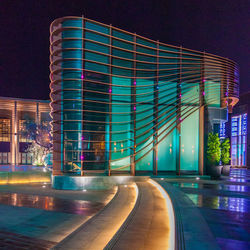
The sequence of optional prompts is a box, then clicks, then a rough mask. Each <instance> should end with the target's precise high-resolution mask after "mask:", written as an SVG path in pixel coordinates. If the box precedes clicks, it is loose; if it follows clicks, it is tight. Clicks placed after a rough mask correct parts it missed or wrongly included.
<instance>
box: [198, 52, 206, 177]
mask: <svg viewBox="0 0 250 250" xmlns="http://www.w3.org/2000/svg"><path fill="white" fill-rule="evenodd" d="M204 63H205V60H204V54H203V56H202V61H201V80H200V109H199V175H203V174H204V104H205V98H204V96H205V74H204V69H205V67H204Z"/></svg>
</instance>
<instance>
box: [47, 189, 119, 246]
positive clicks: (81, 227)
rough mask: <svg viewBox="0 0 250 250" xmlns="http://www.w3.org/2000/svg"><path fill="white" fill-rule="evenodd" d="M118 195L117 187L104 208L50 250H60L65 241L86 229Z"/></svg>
mask: <svg viewBox="0 0 250 250" xmlns="http://www.w3.org/2000/svg"><path fill="white" fill-rule="evenodd" d="M119 193H120V188H119V186H118V188H117V190H116V193H115V195H114V196H113V198H112V199H111V200H110V201H109V203H108V204H107V205H106V206H104V207H103V208H102V209H101V210H100V211H99V212H97V213H96V214H95V215H93V216H92V217H90V218H89V219H88V220H87V221H85V222H83V224H81V225H80V226H79V227H78V228H77V229H75V230H74V231H73V232H71V233H70V234H68V235H67V236H66V237H65V238H64V239H63V240H61V241H60V242H58V244H56V245H55V246H54V247H53V248H51V249H60V247H61V246H63V244H64V243H65V242H66V241H68V240H69V239H71V238H72V237H74V236H75V235H76V234H77V233H78V232H79V231H81V230H82V229H83V228H84V227H86V226H87V225H88V224H90V223H91V222H92V221H93V220H94V219H95V218H96V216H98V215H100V214H101V213H102V212H103V211H104V210H106V209H107V208H108V207H110V206H111V205H112V203H114V202H115V200H116V198H117V197H118V194H119Z"/></svg>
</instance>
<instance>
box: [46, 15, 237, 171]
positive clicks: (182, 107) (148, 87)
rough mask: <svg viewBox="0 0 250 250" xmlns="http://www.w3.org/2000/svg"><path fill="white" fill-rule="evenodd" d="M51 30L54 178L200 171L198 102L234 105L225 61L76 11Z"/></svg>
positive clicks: (233, 77) (232, 72)
mask: <svg viewBox="0 0 250 250" xmlns="http://www.w3.org/2000/svg"><path fill="white" fill-rule="evenodd" d="M50 32H51V36H50V42H51V46H50V51H51V56H50V60H51V65H50V69H51V75H50V78H51V84H50V88H51V108H52V110H51V115H52V117H53V136H54V141H53V150H54V151H53V174H54V175H61V174H73V175H84V174H85V173H86V174H87V173H89V172H92V173H106V174H108V175H110V174H113V173H114V174H115V173H120V172H122V173H130V174H131V175H134V174H136V173H139V172H144V171H147V172H148V171H150V172H153V173H155V174H157V173H158V172H160V171H176V172H177V173H180V172H181V171H195V172H197V171H199V172H200V173H202V172H203V163H202V162H201V161H200V160H199V159H201V158H202V157H203V152H204V150H203V149H204V145H203V144H204V142H203V140H201V139H200V138H201V137H202V138H203V136H204V132H203V131H204V108H206V107H207V106H211V107H215V108H227V107H228V108H229V109H230V108H231V107H232V106H233V105H234V104H235V103H236V102H237V100H238V99H237V98H238V87H239V86H238V78H239V77H238V69H237V66H236V65H235V63H234V62H232V61H231V60H229V59H225V58H222V57H218V56H215V55H212V54H208V53H205V52H198V51H194V50H189V49H185V48H183V47H176V46H171V45H167V44H164V43H161V42H159V41H152V40H150V39H147V38H144V37H141V36H139V35H137V34H132V33H129V32H126V31H123V30H120V29H118V28H115V27H112V26H109V25H105V24H101V23H98V22H95V21H93V20H89V19H86V18H83V17H64V18H59V19H57V20H55V21H54V22H53V23H52V24H51V28H50ZM199 162H200V164H198V163H199Z"/></svg>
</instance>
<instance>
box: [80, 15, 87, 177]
mask: <svg viewBox="0 0 250 250" xmlns="http://www.w3.org/2000/svg"><path fill="white" fill-rule="evenodd" d="M84 37H85V20H84V16H82V72H81V85H82V100H81V101H82V121H81V130H82V131H81V137H80V138H81V153H80V161H81V176H83V175H84V170H83V168H84V160H85V159H84V155H83V148H84V147H83V143H84V140H85V138H84V135H83V130H84V123H83V118H84V81H85V78H86V76H85V75H84V74H85V71H84V69H85V60H84V52H85V51H84V47H85V45H84Z"/></svg>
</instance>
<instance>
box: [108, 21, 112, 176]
mask: <svg viewBox="0 0 250 250" xmlns="http://www.w3.org/2000/svg"><path fill="white" fill-rule="evenodd" d="M111 157H112V25H111V24H110V27H109V162H108V164H109V165H108V176H110V175H111Z"/></svg>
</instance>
